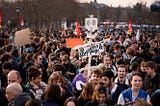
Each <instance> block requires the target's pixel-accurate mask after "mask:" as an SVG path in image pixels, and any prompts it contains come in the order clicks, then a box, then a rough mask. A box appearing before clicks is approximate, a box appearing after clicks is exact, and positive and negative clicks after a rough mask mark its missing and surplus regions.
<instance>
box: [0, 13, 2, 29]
mask: <svg viewBox="0 0 160 106" xmlns="http://www.w3.org/2000/svg"><path fill="white" fill-rule="evenodd" d="M0 28H2V12H0Z"/></svg>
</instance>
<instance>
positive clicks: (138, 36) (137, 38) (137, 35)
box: [136, 30, 140, 41]
mask: <svg viewBox="0 0 160 106" xmlns="http://www.w3.org/2000/svg"><path fill="white" fill-rule="evenodd" d="M139 38H140V32H139V30H138V31H137V34H136V40H137V41H139Z"/></svg>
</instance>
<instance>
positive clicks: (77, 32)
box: [75, 21, 81, 36]
mask: <svg viewBox="0 0 160 106" xmlns="http://www.w3.org/2000/svg"><path fill="white" fill-rule="evenodd" d="M75 24H76V28H75V35H77V36H80V35H81V30H80V26H79V23H78V21H76V23H75Z"/></svg>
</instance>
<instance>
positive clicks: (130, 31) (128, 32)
mask: <svg viewBox="0 0 160 106" xmlns="http://www.w3.org/2000/svg"><path fill="white" fill-rule="evenodd" d="M132 30H133V29H132V20H130V21H129V26H128V31H127V34H129V35H131V33H132Z"/></svg>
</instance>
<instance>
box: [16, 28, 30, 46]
mask: <svg viewBox="0 0 160 106" xmlns="http://www.w3.org/2000/svg"><path fill="white" fill-rule="evenodd" d="M30 34H31V32H30V29H29V28H26V29H22V30H20V31H16V33H15V40H14V43H15V45H16V46H25V45H26V44H31V40H30Z"/></svg>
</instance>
